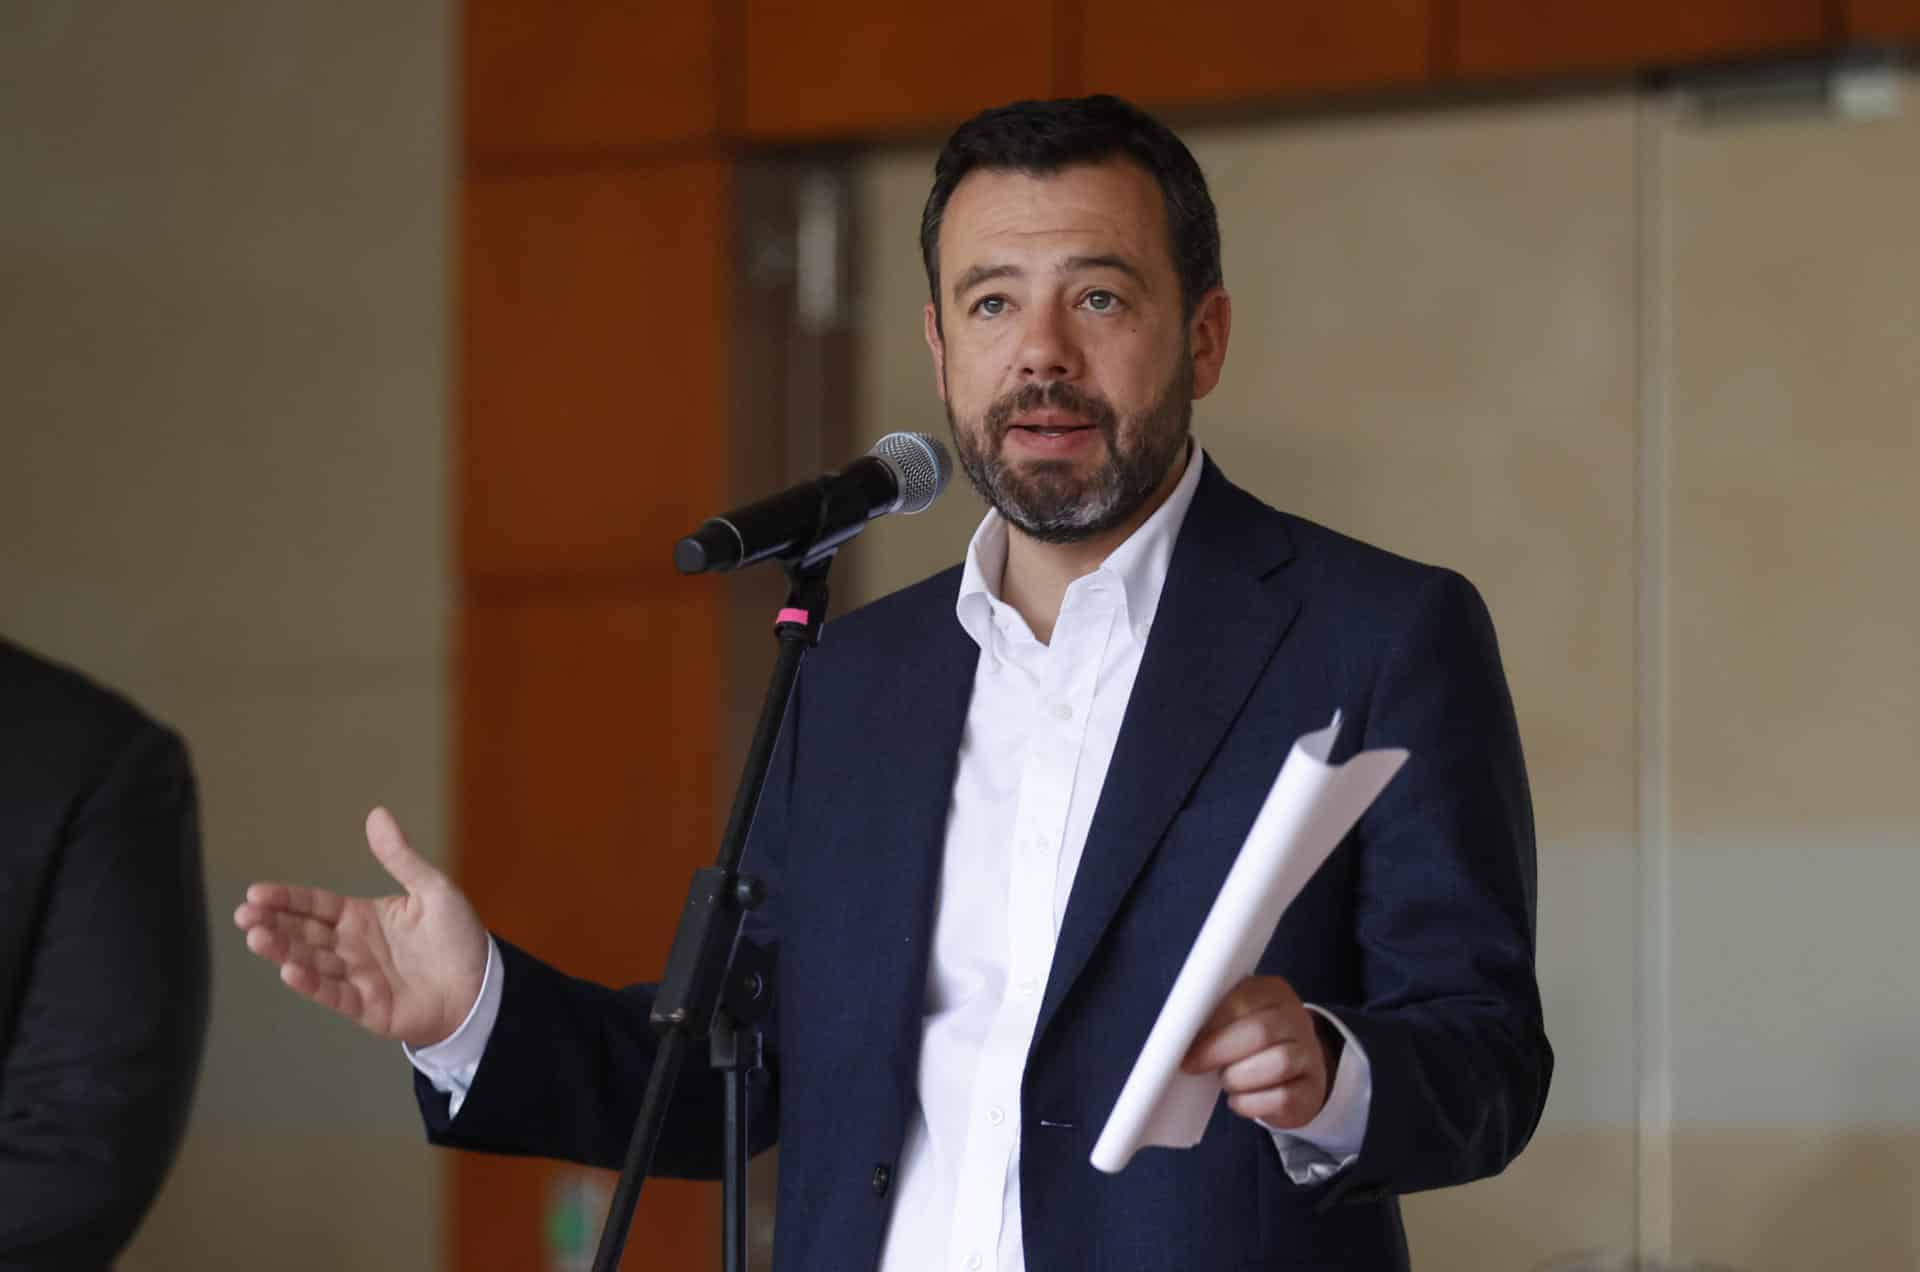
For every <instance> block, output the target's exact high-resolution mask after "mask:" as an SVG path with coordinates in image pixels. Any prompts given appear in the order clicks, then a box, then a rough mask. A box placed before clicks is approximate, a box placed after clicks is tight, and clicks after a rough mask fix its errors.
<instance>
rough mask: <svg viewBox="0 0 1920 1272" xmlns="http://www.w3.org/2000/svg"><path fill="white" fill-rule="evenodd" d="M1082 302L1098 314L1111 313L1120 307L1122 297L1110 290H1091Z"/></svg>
mask: <svg viewBox="0 0 1920 1272" xmlns="http://www.w3.org/2000/svg"><path fill="white" fill-rule="evenodd" d="M1080 303H1081V304H1083V305H1085V306H1086V307H1087V308H1088V309H1091V310H1093V312H1094V313H1096V314H1104V313H1111V312H1112V311H1113V310H1115V309H1118V308H1120V298H1119V297H1118V296H1116V295H1114V294H1113V293H1112V292H1110V291H1090V292H1088V293H1087V296H1086V299H1085V300H1083V301H1081V302H1080Z"/></svg>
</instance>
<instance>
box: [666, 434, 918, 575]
mask: <svg viewBox="0 0 1920 1272" xmlns="http://www.w3.org/2000/svg"><path fill="white" fill-rule="evenodd" d="M951 476H953V461H952V460H950V459H948V458H947V448H946V447H945V446H942V445H941V444H940V443H939V442H938V441H936V440H935V439H933V438H931V437H929V436H927V435H926V434H925V433H888V434H887V435H886V436H885V437H883V438H881V439H880V440H879V441H878V442H876V443H874V447H873V449H872V450H870V451H868V452H867V453H866V454H865V455H863V456H861V457H860V458H859V459H856V460H854V461H853V462H852V463H851V464H848V465H847V466H846V467H845V468H842V469H841V470H840V471H839V472H837V473H828V474H827V475H826V476H824V477H816V478H814V479H813V480H812V481H807V482H802V483H800V484H799V485H798V486H790V487H788V488H787V489H786V490H783V491H781V492H780V493H779V494H777V495H768V496H767V497H766V498H765V499H762V500H760V501H759V502H758V503H750V504H748V505H747V506H746V507H744V508H736V509H734V510H733V511H732V512H729V513H727V514H726V515H725V516H720V517H709V518H707V519H706V520H705V521H703V522H701V523H700V528H699V529H698V530H695V531H694V532H693V533H692V534H690V535H688V536H687V537H686V538H684V539H682V540H680V542H678V543H676V544H674V545H673V564H674V565H675V566H676V567H677V568H678V569H679V571H680V573H682V574H701V573H704V572H706V571H708V570H736V569H738V568H740V567H741V566H743V565H752V564H754V563H755V562H757V561H764V560H766V559H767V558H769V557H778V558H780V559H781V560H784V561H798V562H799V563H800V564H802V565H811V564H813V563H815V562H817V561H819V560H820V559H822V558H823V557H826V556H828V555H829V554H831V553H832V552H833V551H834V549H836V548H838V547H839V546H840V545H841V544H843V543H845V542H846V541H847V540H848V539H851V538H853V536H854V535H856V534H859V533H860V532H861V531H862V530H864V529H866V526H867V522H869V521H872V520H873V519H874V518H875V517H884V516H886V515H887V514H888V513H890V512H904V513H907V514H908V515H912V514H913V513H916V512H924V511H926V509H927V507H928V506H929V505H930V504H932V503H933V501H934V499H935V498H937V497H938V496H939V494H940V492H941V491H943V490H945V489H946V488H947V479H948V478H950V477H951Z"/></svg>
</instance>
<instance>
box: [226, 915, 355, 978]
mask: <svg viewBox="0 0 1920 1272" xmlns="http://www.w3.org/2000/svg"><path fill="white" fill-rule="evenodd" d="M247 948H248V949H249V950H251V951H253V952H254V953H255V954H258V955H259V956H260V957H261V958H264V959H266V960H267V961H268V962H270V963H278V964H280V965H281V966H282V967H283V968H284V967H286V966H287V965H289V964H292V965H295V966H298V967H303V968H306V969H307V970H308V971H312V972H318V973H319V974H320V975H322V976H345V975H346V974H347V971H348V967H347V961H346V960H345V959H343V958H341V957H340V955H338V954H336V953H335V952H334V951H333V950H331V949H327V948H325V947H322V946H318V945H309V944H307V943H306V942H304V941H300V940H295V939H293V938H291V937H289V936H287V935H286V934H285V933H283V932H281V931H279V930H277V929H276V928H274V927H272V926H270V925H267V924H262V925H260V926H258V927H251V928H248V929H247Z"/></svg>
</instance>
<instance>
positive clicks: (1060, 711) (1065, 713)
mask: <svg viewBox="0 0 1920 1272" xmlns="http://www.w3.org/2000/svg"><path fill="white" fill-rule="evenodd" d="M1053 718H1054V719H1056V720H1071V719H1073V708H1072V707H1070V706H1068V705H1067V704H1066V703H1064V702H1056V703H1054V704H1053Z"/></svg>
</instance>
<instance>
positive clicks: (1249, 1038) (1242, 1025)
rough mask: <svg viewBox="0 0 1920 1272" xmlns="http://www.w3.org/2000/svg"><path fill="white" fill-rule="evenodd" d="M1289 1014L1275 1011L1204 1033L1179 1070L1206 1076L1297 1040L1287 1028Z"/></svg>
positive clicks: (1249, 1017) (1289, 1027)
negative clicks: (1208, 1073) (1257, 1053)
mask: <svg viewBox="0 0 1920 1272" xmlns="http://www.w3.org/2000/svg"><path fill="white" fill-rule="evenodd" d="M1290 1019H1291V1013H1287V1012H1283V1011H1279V1010H1277V1009H1274V1010H1267V1011H1261V1012H1258V1013H1256V1014H1254V1015H1251V1016H1241V1017H1240V1018H1239V1019H1237V1020H1229V1021H1228V1023H1226V1024H1225V1025H1223V1026H1221V1027H1219V1028H1216V1029H1214V1030H1213V1031H1212V1032H1210V1033H1203V1034H1201V1035H1200V1037H1199V1038H1198V1039H1197V1040H1195V1042H1194V1044H1193V1047H1192V1049H1191V1050H1190V1051H1188V1052H1187V1058H1186V1059H1185V1060H1184V1061H1183V1062H1182V1065H1181V1067H1182V1068H1184V1069H1186V1070H1187V1072H1189V1073H1207V1072H1210V1071H1212V1070H1214V1069H1222V1068H1225V1067H1226V1066H1228V1065H1230V1064H1235V1063H1237V1062H1239V1061H1241V1060H1244V1059H1246V1058H1247V1057H1248V1056H1251V1055H1253V1054H1254V1053H1255V1052H1258V1051H1262V1050H1265V1049H1266V1048H1268V1047H1272V1046H1276V1045H1279V1044H1282V1043H1289V1042H1293V1041H1295V1040H1296V1031H1295V1030H1294V1028H1293V1027H1291V1026H1290V1025H1289V1023H1288V1022H1289V1020H1290Z"/></svg>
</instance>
